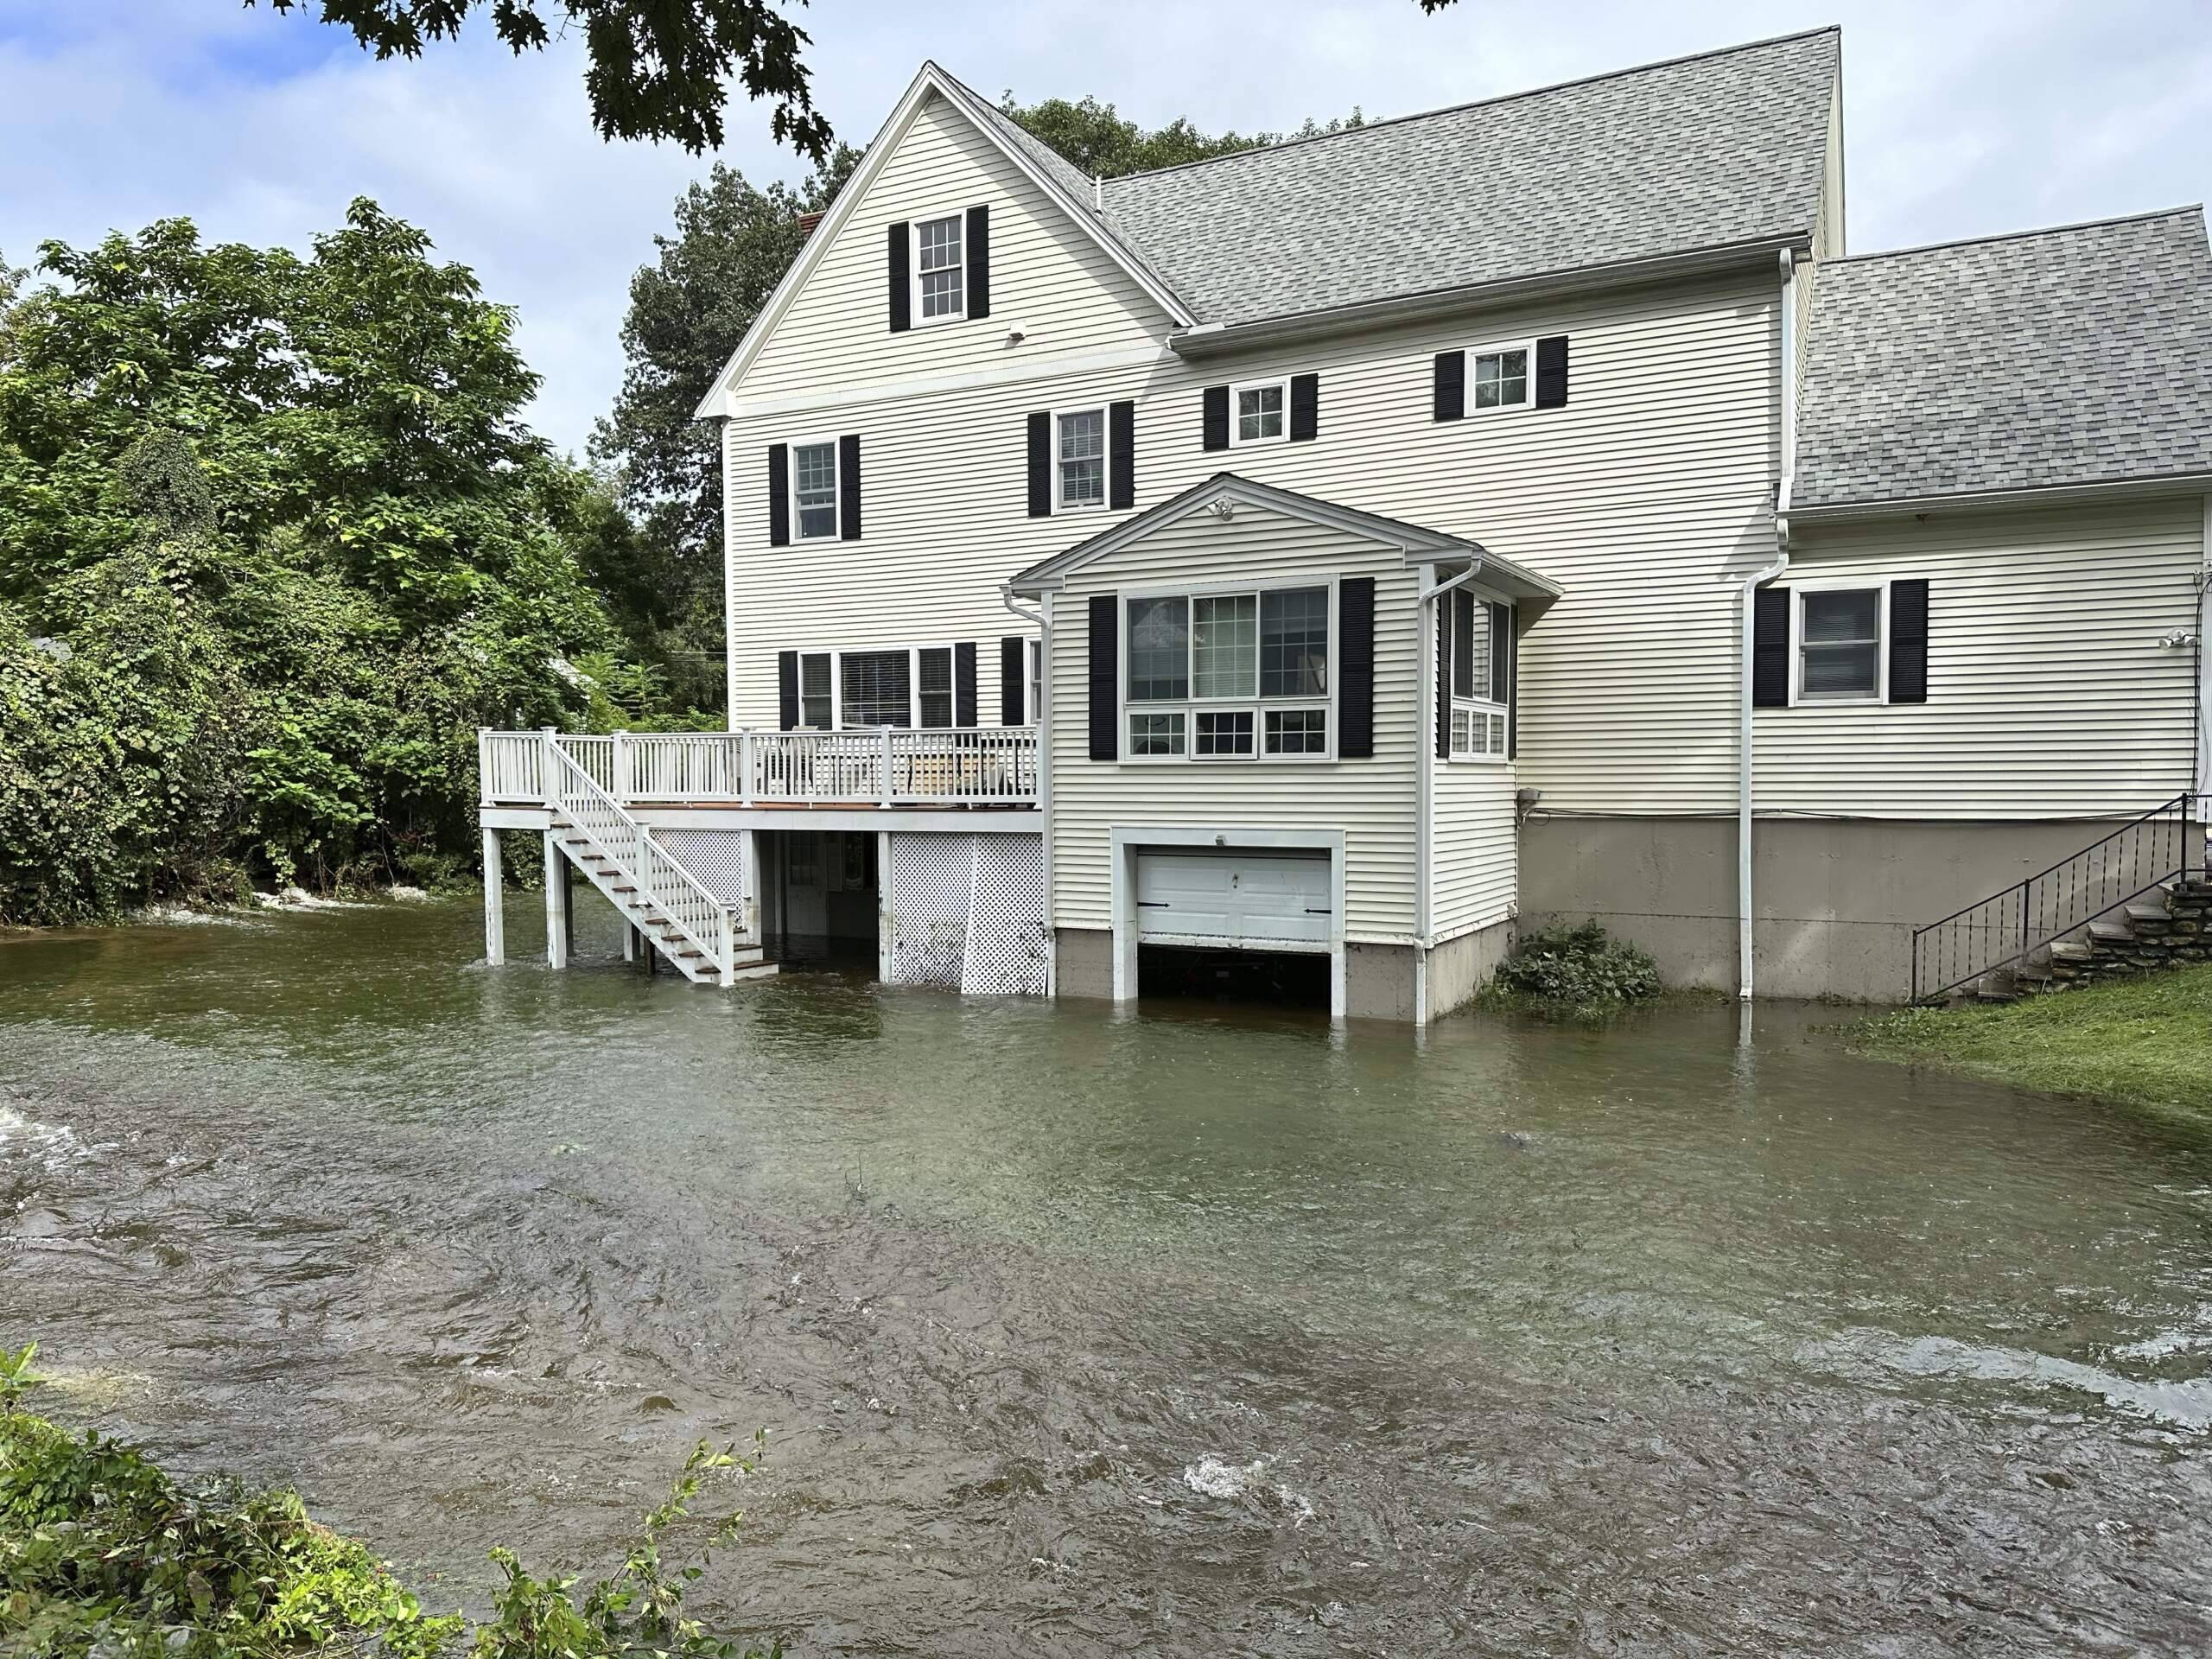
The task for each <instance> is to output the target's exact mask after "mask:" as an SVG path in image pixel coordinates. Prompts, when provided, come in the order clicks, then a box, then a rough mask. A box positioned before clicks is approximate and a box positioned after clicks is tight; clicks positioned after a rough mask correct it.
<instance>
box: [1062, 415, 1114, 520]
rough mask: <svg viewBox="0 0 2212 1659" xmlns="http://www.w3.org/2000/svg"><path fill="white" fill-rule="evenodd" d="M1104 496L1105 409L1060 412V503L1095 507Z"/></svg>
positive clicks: (1067, 505)
mask: <svg viewBox="0 0 2212 1659" xmlns="http://www.w3.org/2000/svg"><path fill="white" fill-rule="evenodd" d="M1105 499H1106V411H1105V410H1103V409H1086V410H1082V411H1081V412H1079V413H1077V414H1074V415H1063V416H1060V505H1062V506H1064V507H1095V506H1099V505H1103V503H1104V502H1105Z"/></svg>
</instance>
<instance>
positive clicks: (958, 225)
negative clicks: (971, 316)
mask: <svg viewBox="0 0 2212 1659" xmlns="http://www.w3.org/2000/svg"><path fill="white" fill-rule="evenodd" d="M964 230H965V221H964V219H963V215H961V214H959V213H947V214H946V215H945V216H944V218H943V219H918V220H916V221H915V224H914V316H915V318H916V320H917V321H921V322H957V321H959V320H960V319H961V318H963V317H964V316H966V315H968V272H967V265H966V260H967V257H968V256H967V252H966V245H965V240H964Z"/></svg>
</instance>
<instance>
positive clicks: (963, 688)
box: [952, 639, 976, 726]
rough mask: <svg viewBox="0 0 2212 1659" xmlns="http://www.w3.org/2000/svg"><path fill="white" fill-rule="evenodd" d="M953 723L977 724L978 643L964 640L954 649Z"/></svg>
mask: <svg viewBox="0 0 2212 1659" xmlns="http://www.w3.org/2000/svg"><path fill="white" fill-rule="evenodd" d="M952 723H953V724H954V725H956V726H973V725H975V724H976V642H975V641H974V640H973V639H963V640H961V641H960V642H959V643H958V644H957V645H954V646H953V648H952Z"/></svg>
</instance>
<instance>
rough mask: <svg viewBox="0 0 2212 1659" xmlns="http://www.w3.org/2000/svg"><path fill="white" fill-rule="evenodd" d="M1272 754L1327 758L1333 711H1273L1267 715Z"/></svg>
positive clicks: (1269, 743) (1269, 751) (1270, 710)
mask: <svg viewBox="0 0 2212 1659" xmlns="http://www.w3.org/2000/svg"><path fill="white" fill-rule="evenodd" d="M1267 738H1268V753H1269V754H1326V753H1328V752H1329V711H1328V710H1327V709H1268V711H1267Z"/></svg>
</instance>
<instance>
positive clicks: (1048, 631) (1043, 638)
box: [999, 582, 1060, 997]
mask: <svg viewBox="0 0 2212 1659" xmlns="http://www.w3.org/2000/svg"><path fill="white" fill-rule="evenodd" d="M999 602H1000V603H1001V605H1004V606H1005V607H1007V609H1008V610H1009V611H1012V612H1013V613H1014V614H1015V615H1016V616H1018V617H1020V619H1021V620H1023V621H1025V622H1028V623H1032V624H1033V625H1034V626H1035V627H1036V629H1037V810H1038V814H1039V824H1038V828H1039V831H1040V833H1041V835H1042V836H1043V842H1044V844H1043V846H1042V848H1041V849H1040V851H1041V852H1042V854H1043V858H1044V865H1043V868H1044V880H1045V995H1046V996H1048V997H1049V996H1057V995H1059V978H1060V946H1059V938H1058V934H1056V933H1055V932H1054V931H1053V928H1052V600H1051V599H1050V597H1047V598H1046V601H1045V608H1044V609H1043V610H1040V611H1032V610H1025V609H1024V608H1023V607H1021V606H1020V605H1017V604H1016V603H1014V584H1013V583H1012V582H1001V583H1000V584H999ZM1027 666H1028V664H1023V667H1024V668H1025V669H1026V668H1027Z"/></svg>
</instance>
